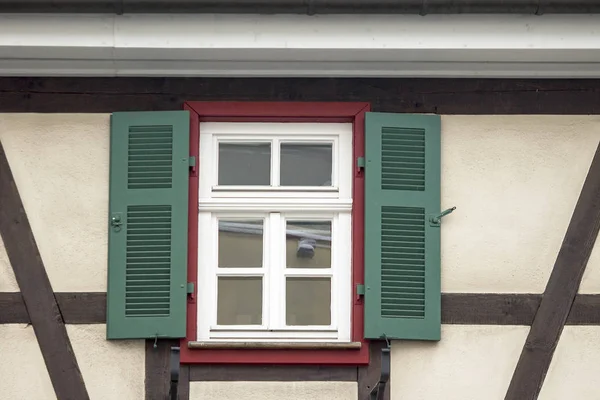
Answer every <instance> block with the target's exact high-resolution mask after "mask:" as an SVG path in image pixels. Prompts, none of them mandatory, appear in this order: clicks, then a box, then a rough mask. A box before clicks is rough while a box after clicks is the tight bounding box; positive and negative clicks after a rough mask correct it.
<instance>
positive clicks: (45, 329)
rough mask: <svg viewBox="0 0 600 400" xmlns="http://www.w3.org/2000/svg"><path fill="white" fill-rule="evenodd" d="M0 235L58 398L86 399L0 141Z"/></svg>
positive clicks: (69, 345) (60, 316)
mask: <svg viewBox="0 0 600 400" xmlns="http://www.w3.org/2000/svg"><path fill="white" fill-rule="evenodd" d="M0 234H1V235H2V240H3V241H4V246H5V248H6V253H7V254H8V258H9V260H10V263H11V265H12V268H13V271H14V273H15V278H16V280H17V283H18V284H19V288H20V289H21V295H22V296H23V301H24V303H25V307H26V308H27V313H28V314H29V319H30V321H31V325H32V326H33V330H34V332H35V336H36V338H37V341H38V344H39V346H40V350H41V352H42V357H43V358H44V362H45V363H46V368H47V369H48V375H49V376H50V380H51V382H52V386H53V387H54V392H55V393H56V397H57V398H58V399H59V400H75V399H77V400H86V399H89V396H88V393H87V390H86V388H85V384H84V382H83V377H82V376H81V371H80V370H79V366H78V365H77V359H76V358H75V353H74V352H73V348H72V347H71V342H70V341H69V336H68V334H67V330H66V327H65V322H64V320H63V317H62V314H61V312H60V309H59V307H58V303H57V302H56V299H55V297H54V292H53V290H52V286H51V285H50V280H49V279H48V275H47V274H46V269H45V268H44V263H43V262H42V258H41V256H40V253H39V250H38V247H37V244H36V242H35V238H34V236H33V232H32V231H31V226H30V225H29V220H28V219H27V215H26V214H25V209H24V207H23V202H22V201H21V197H20V195H19V191H18V189H17V185H16V183H15V181H14V178H13V175H12V172H11V170H10V166H9V164H8V160H7V158H6V154H5V153H4V148H3V146H2V143H0Z"/></svg>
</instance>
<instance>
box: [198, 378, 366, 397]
mask: <svg viewBox="0 0 600 400" xmlns="http://www.w3.org/2000/svg"><path fill="white" fill-rule="evenodd" d="M357 397H358V386H357V384H356V382H190V400H309V399H310V400H356V399H357Z"/></svg>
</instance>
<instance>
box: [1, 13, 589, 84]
mask: <svg viewBox="0 0 600 400" xmlns="http://www.w3.org/2000/svg"><path fill="white" fill-rule="evenodd" d="M0 75H1V76H224V77H241V76H264V77H270V76H345V77H466V78H471V77H492V78H501V77H511V78H519V77H536V78H600V15H544V16H526V15H429V16H425V17H423V16H418V15H388V16H383V15H371V16H352V15H322V16H305V15H274V16H267V15H209V14H195V15H181V14H178V15H173V14H170V15H157V14H146V15H121V16H119V15H112V14H110V15H107V14H103V15H86V14H65V15H54V14H53V15H48V14H44V15H42V14H38V15H35V14H33V15H30V14H4V15H0Z"/></svg>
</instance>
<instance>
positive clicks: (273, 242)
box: [265, 213, 284, 329]
mask: <svg viewBox="0 0 600 400" xmlns="http://www.w3.org/2000/svg"><path fill="white" fill-rule="evenodd" d="M268 221H269V230H268V231H269V236H268V238H267V240H265V252H266V254H268V255H267V259H268V260H269V263H268V266H267V270H266V275H267V277H268V280H269V285H268V294H267V295H266V297H267V298H269V299H270V300H269V303H267V304H266V307H268V314H269V319H268V325H267V326H268V327H269V329H277V328H280V327H282V324H283V307H282V304H284V302H283V301H282V300H283V298H282V296H284V291H283V289H284V288H283V270H282V268H281V258H282V256H281V253H282V252H281V250H282V248H281V245H280V243H281V230H282V228H281V225H282V219H281V214H280V213H270V214H269V218H268Z"/></svg>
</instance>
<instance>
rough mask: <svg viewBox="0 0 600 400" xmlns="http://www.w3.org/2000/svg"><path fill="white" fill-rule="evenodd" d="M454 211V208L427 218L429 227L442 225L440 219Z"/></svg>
mask: <svg viewBox="0 0 600 400" xmlns="http://www.w3.org/2000/svg"><path fill="white" fill-rule="evenodd" d="M454 210H456V207H452V208H448V209H446V210H444V211H442V212H441V213H439V214H437V215H432V216H431V217H429V225H431V226H440V225H441V224H442V218H443V217H445V216H446V215H448V214H450V213H451V212H452V211H454Z"/></svg>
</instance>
